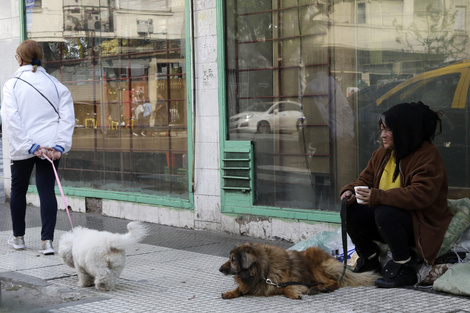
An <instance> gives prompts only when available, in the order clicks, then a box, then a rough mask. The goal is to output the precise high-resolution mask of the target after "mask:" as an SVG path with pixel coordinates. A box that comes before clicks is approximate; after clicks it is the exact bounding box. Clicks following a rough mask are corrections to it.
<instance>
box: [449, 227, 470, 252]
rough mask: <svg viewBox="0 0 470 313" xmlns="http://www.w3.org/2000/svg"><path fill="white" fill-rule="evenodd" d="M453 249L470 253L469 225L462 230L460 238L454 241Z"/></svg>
mask: <svg viewBox="0 0 470 313" xmlns="http://www.w3.org/2000/svg"><path fill="white" fill-rule="evenodd" d="M453 250H454V251H464V252H467V253H470V227H468V228H467V229H466V230H465V231H464V232H463V234H462V236H461V237H460V239H459V240H458V241H457V242H456V243H455V245H454V248H453Z"/></svg>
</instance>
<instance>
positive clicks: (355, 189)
mask: <svg viewBox="0 0 470 313" xmlns="http://www.w3.org/2000/svg"><path fill="white" fill-rule="evenodd" d="M358 189H369V187H367V186H356V187H354V192H355V193H357V190H358ZM356 201H357V203H363V202H364V201H362V200H359V199H358V198H357V197H356Z"/></svg>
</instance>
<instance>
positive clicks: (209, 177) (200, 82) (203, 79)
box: [194, 0, 221, 231]
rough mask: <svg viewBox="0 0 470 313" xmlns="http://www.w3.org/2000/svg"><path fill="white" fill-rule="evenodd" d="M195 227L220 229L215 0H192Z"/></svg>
mask: <svg viewBox="0 0 470 313" xmlns="http://www.w3.org/2000/svg"><path fill="white" fill-rule="evenodd" d="M194 10H195V12H194V19H195V21H194V24H195V27H194V28H195V29H194V34H195V38H194V43H195V46H194V49H195V62H196V65H195V70H196V73H195V82H194V86H195V88H196V99H194V100H195V107H196V109H195V119H194V123H195V135H196V138H195V185H194V187H195V189H194V190H195V193H194V206H195V210H194V226H195V228H196V229H208V230H218V231H220V230H221V205H220V190H221V189H220V159H219V156H220V150H219V133H220V131H219V103H218V89H219V86H218V78H217V30H216V0H198V1H195V8H194Z"/></svg>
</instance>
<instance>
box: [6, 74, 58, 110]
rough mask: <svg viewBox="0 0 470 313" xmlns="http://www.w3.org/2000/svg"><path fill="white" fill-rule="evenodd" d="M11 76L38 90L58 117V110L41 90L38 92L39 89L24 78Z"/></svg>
mask: <svg viewBox="0 0 470 313" xmlns="http://www.w3.org/2000/svg"><path fill="white" fill-rule="evenodd" d="M13 78H16V79H19V80H21V81H23V82H25V83H27V84H28V85H30V86H31V87H33V88H34V89H35V90H36V91H37V92H39V94H40V95H41V96H43V97H44V99H46V100H47V102H49V104H50V105H51V106H52V108H53V109H54V111H55V113H57V116H59V118H60V114H59V112H58V111H57V109H56V108H55V106H54V105H53V104H52V102H51V101H50V100H49V99H47V97H46V96H45V95H44V94H43V93H42V92H40V91H39V90H38V89H37V88H36V87H34V86H33V85H32V84H31V83H30V82H28V81H26V80H24V79H22V78H20V77H16V76H15V77H13Z"/></svg>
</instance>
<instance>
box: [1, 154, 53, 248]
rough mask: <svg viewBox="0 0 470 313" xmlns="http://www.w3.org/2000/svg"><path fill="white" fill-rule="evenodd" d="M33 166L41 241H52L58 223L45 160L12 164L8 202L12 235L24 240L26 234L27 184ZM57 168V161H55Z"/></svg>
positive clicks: (48, 168)
mask: <svg viewBox="0 0 470 313" xmlns="http://www.w3.org/2000/svg"><path fill="white" fill-rule="evenodd" d="M34 165H36V187H37V189H38V193H39V201H40V206H41V223H42V229H41V240H54V229H55V225H56V222H57V199H56V196H55V192H54V185H55V175H54V170H53V169H52V165H51V163H50V162H49V161H48V160H41V159H40V158H38V157H32V158H29V159H26V160H20V161H13V162H12V163H11V166H10V168H11V196H10V197H11V199H10V211H11V220H12V224H13V235H14V236H15V237H17V236H24V234H25V231H26V221H25V218H26V193H27V191H28V185H29V180H30V178H31V174H32V172H33V167H34ZM54 165H55V167H56V168H57V167H58V166H59V160H55V161H54Z"/></svg>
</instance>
